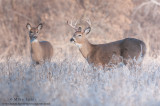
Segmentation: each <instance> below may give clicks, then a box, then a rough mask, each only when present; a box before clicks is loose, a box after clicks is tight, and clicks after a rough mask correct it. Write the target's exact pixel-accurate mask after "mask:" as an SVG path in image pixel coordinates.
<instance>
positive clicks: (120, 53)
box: [71, 27, 146, 67]
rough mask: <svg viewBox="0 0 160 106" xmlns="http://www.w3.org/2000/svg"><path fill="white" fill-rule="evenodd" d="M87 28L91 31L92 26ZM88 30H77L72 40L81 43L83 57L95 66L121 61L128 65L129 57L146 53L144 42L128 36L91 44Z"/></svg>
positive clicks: (142, 55)
mask: <svg viewBox="0 0 160 106" xmlns="http://www.w3.org/2000/svg"><path fill="white" fill-rule="evenodd" d="M86 30H89V31H90V27H88V28H87V29H86ZM86 30H85V31H84V32H82V31H76V32H75V34H74V35H73V37H72V38H71V41H72V42H74V43H75V44H76V45H77V44H79V45H81V46H80V47H79V50H80V52H81V53H82V55H83V57H84V58H85V59H86V60H87V61H88V63H89V64H93V65H94V66H103V67H104V66H108V67H110V65H109V63H111V64H114V65H116V64H118V63H120V62H123V63H124V64H125V65H127V64H129V62H128V61H129V59H134V58H135V59H136V60H137V59H138V58H139V57H142V58H143V57H144V55H145V53H146V46H145V44H144V42H143V41H141V40H138V39H135V38H126V39H123V40H119V41H115V42H111V43H107V44H99V45H94V44H91V43H90V42H89V41H88V40H87V38H86V37H85V35H86V34H88V33H89V31H86Z"/></svg>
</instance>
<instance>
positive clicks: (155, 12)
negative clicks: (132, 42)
mask: <svg viewBox="0 0 160 106" xmlns="http://www.w3.org/2000/svg"><path fill="white" fill-rule="evenodd" d="M0 17H1V18H0V38H1V39H0V105H9V103H15V104H10V105H27V104H25V103H28V105H29V103H30V105H31V104H32V105H36V104H38V103H39V105H44V104H45V103H46V105H52V106H66V105H67V106H82V105H83V106H104V105H106V106H113V105H114V106H117V105H118V106H153V105H154V106H158V105H160V42H159V41H160V30H159V28H160V24H159V22H160V3H159V2H158V0H157V1H156V0H125V1H124V0H68V1H66V0H45V2H44V1H42V0H0ZM83 18H89V19H90V20H91V23H92V26H91V29H92V30H91V33H90V34H89V36H87V38H88V40H89V41H90V42H91V43H94V44H102V43H108V42H112V41H116V40H120V39H124V38H127V37H130V38H137V39H140V40H142V41H144V42H145V44H146V46H147V54H146V56H145V58H144V61H143V64H142V67H138V66H136V67H135V68H134V69H128V68H127V67H126V66H123V65H122V66H121V67H118V68H113V69H110V70H107V69H104V70H102V69H100V68H97V69H95V68H94V69H93V67H91V66H89V65H88V63H87V62H86V60H85V59H84V58H83V56H82V55H81V53H80V52H79V50H78V48H76V46H75V45H73V44H71V43H70V42H69V40H70V38H71V37H72V35H73V33H74V31H73V30H72V29H71V28H70V27H69V26H68V25H67V24H66V22H67V20H69V21H70V20H73V21H76V20H80V19H83ZM28 22H29V23H30V24H31V25H32V26H37V25H38V24H39V23H41V22H42V23H43V26H44V27H43V29H42V31H41V32H40V35H39V37H38V38H39V40H47V41H49V42H51V44H52V45H53V47H54V57H53V58H52V62H51V63H45V64H44V65H42V66H36V67H32V66H31V58H30V40H29V36H28V30H27V29H26V24H27V23H28ZM16 103H20V104H16Z"/></svg>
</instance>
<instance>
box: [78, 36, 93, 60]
mask: <svg viewBox="0 0 160 106" xmlns="http://www.w3.org/2000/svg"><path fill="white" fill-rule="evenodd" d="M92 49H93V45H92V44H91V43H90V42H89V41H88V40H87V39H86V40H85V41H84V42H83V44H82V45H81V47H80V48H79V50H80V52H81V53H82V55H83V57H84V58H86V59H87V57H88V55H89V53H90V52H91V51H92Z"/></svg>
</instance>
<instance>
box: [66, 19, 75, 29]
mask: <svg viewBox="0 0 160 106" xmlns="http://www.w3.org/2000/svg"><path fill="white" fill-rule="evenodd" d="M67 24H68V25H69V26H71V27H72V28H73V29H75V30H77V28H76V24H77V21H76V23H75V24H74V25H73V22H72V20H71V23H70V24H69V22H68V21H67Z"/></svg>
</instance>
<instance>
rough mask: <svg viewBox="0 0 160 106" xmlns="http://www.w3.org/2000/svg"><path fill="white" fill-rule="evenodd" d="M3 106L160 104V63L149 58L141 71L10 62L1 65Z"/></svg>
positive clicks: (77, 64)
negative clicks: (5, 105)
mask: <svg viewBox="0 0 160 106" xmlns="http://www.w3.org/2000/svg"><path fill="white" fill-rule="evenodd" d="M0 103H48V105H56V106H57V105H58V106H61V105H67V106H72V105H73V106H89V105H91V106H101V105H107V106H111V105H118V106H127V105H130V106H146V105H148V106H151V105H160V61H159V58H157V59H152V58H149V57H148V58H147V57H146V59H145V60H144V64H143V67H141V68H139V67H137V68H136V69H133V70H128V68H127V67H125V66H123V67H120V68H116V69H113V70H109V71H107V70H101V69H97V70H96V69H92V67H90V66H89V65H88V64H87V63H84V62H76V60H75V59H72V60H69V59H66V60H64V61H60V60H55V61H53V62H52V63H46V64H45V65H43V66H37V67H36V68H33V67H31V66H30V62H24V61H16V60H14V59H9V60H8V61H7V62H6V61H5V62H1V63H0ZM12 105H13V104H12ZM21 105H22V104H21ZM41 105H42V104H41ZM43 105H44V104H43Z"/></svg>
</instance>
